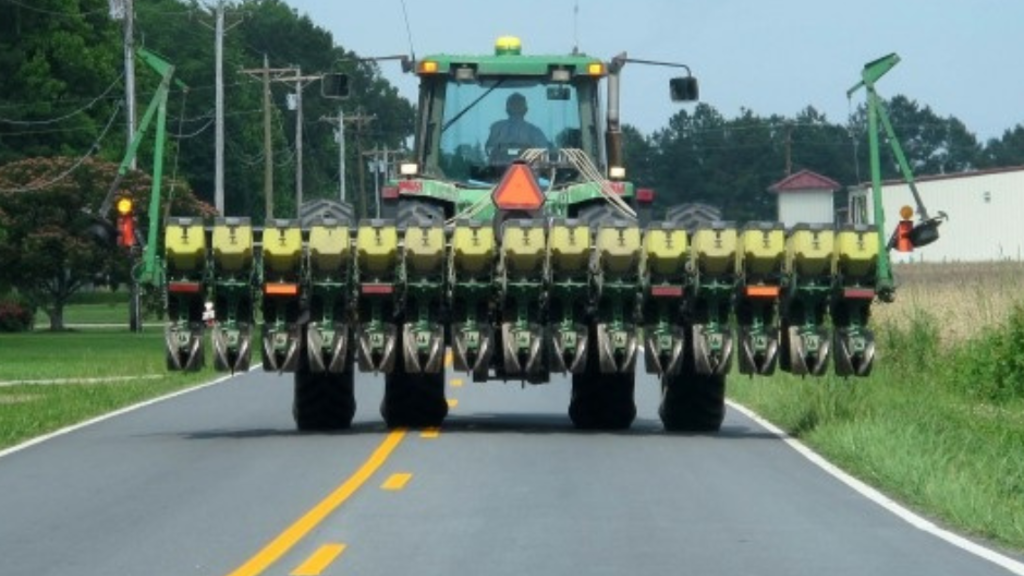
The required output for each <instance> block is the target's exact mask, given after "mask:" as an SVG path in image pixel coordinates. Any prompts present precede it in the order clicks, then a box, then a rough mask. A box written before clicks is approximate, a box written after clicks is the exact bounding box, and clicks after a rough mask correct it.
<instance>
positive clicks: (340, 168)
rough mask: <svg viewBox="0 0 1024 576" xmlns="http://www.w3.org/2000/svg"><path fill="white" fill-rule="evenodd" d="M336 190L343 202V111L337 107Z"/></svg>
mask: <svg viewBox="0 0 1024 576" xmlns="http://www.w3.org/2000/svg"><path fill="white" fill-rule="evenodd" d="M338 190H339V193H340V195H341V201H342V202H344V201H345V111H344V110H343V109H342V108H341V106H338Z"/></svg>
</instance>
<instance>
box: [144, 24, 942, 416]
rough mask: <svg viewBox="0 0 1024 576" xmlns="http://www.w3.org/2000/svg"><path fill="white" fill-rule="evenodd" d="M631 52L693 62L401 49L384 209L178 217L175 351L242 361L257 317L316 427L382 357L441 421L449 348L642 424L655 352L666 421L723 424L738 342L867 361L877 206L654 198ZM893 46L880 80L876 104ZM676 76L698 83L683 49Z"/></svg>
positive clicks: (818, 361) (878, 239)
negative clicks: (864, 210) (413, 102)
mask: <svg viewBox="0 0 1024 576" xmlns="http://www.w3.org/2000/svg"><path fill="white" fill-rule="evenodd" d="M629 62H637V63H642V64H652V65H662V66H675V67H682V68H686V67H685V66H682V65H678V64H670V63H662V62H651V61H642V60H631V59H629V58H627V57H626V56H625V55H624V54H623V55H620V56H617V57H615V58H613V59H612V60H611V61H610V62H603V61H601V60H598V59H595V58H592V57H589V56H586V55H582V54H573V55H569V56H531V55H523V54H522V50H521V46H520V44H519V42H518V40H516V39H514V38H502V39H501V40H499V43H498V46H497V48H496V50H495V54H493V55H439V56H431V57H427V58H424V59H422V60H420V61H417V62H414V63H413V62H407V68H408V69H409V70H413V71H415V73H417V74H418V76H419V78H420V98H419V102H420V106H419V110H418V114H419V116H418V119H417V129H416V141H415V150H414V153H413V157H412V158H411V159H410V160H409V161H408V162H407V163H406V164H404V165H403V166H402V168H401V176H400V177H399V178H396V179H395V180H393V181H392V182H389V183H388V186H386V187H385V189H384V191H383V193H382V198H381V201H382V206H383V208H382V214H383V216H384V217H383V218H376V219H363V220H358V221H357V220H356V219H355V218H339V219H332V218H326V217H325V218H320V219H318V220H315V221H313V222H307V223H305V224H300V222H299V221H285V220H275V221H272V222H267V223H265V225H264V226H263V227H262V229H254V228H253V226H251V224H250V222H249V221H248V220H247V219H244V218H220V219H217V220H216V221H215V222H214V223H213V224H212V226H209V225H204V223H202V222H199V221H197V220H194V219H175V218H172V219H170V220H169V221H168V222H167V224H166V226H165V227H164V229H165V244H164V245H165V260H166V270H165V276H166V288H167V298H168V302H169V307H168V313H169V316H170V318H169V325H168V331H167V334H168V337H167V354H168V366H169V367H170V368H172V369H193V368H196V367H198V366H199V365H200V364H201V363H202V349H203V346H202V344H201V341H200V339H201V338H202V335H203V332H204V331H210V332H211V333H212V341H213V344H214V345H213V352H214V356H215V365H216V366H217V368H219V369H224V370H244V369H246V368H248V366H249V356H250V355H251V350H252V346H251V338H252V337H253V335H254V334H255V333H256V327H257V326H258V325H259V322H260V319H261V321H262V332H261V338H262V347H261V350H262V353H263V354H262V355H263V368H264V369H266V370H270V371H280V372H294V373H295V387H296V392H295V393H296V397H295V398H296V399H295V405H294V412H295V417H296V421H297V423H298V425H299V427H300V428H337V427H345V426H348V424H349V422H350V421H351V418H352V410H354V400H353V399H352V398H353V397H352V382H353V380H352V374H353V373H354V371H356V370H359V371H362V372H373V373H383V374H384V375H385V397H384V401H383V403H382V406H381V412H382V414H383V416H384V418H385V421H386V422H387V423H388V425H391V426H405V425H410V426H416V425H437V424H439V423H440V422H441V420H443V419H444V417H445V415H446V414H447V405H445V404H444V384H445V382H444V373H445V370H446V368H447V367H446V362H445V351H446V349H450V350H451V355H452V362H451V367H452V368H453V369H454V370H456V371H460V372H466V373H468V374H470V375H471V377H472V378H473V380H475V381H486V380H506V381H515V382H526V383H531V384H539V383H545V382H547V381H548V380H549V378H550V375H551V374H552V373H562V374H570V375H571V377H572V387H573V391H572V399H571V403H570V407H569V414H570V416H571V417H572V419H573V422H574V423H575V424H576V425H577V426H579V427H585V428H590V427H596V428H623V427H627V426H629V425H630V423H631V422H632V420H633V418H634V416H635V413H636V408H635V405H634V404H633V389H634V382H635V372H636V360H637V356H638V355H640V354H642V355H643V358H644V361H643V365H644V367H645V369H646V371H647V372H649V373H652V374H655V375H657V376H658V378H659V379H660V382H661V386H662V391H663V393H662V406H661V408H660V411H659V413H660V415H661V417H662V420H663V421H664V423H665V425H666V427H667V428H669V429H682V430H716V429H718V427H719V426H720V425H721V421H722V415H723V414H724V395H723V394H724V393H723V390H724V384H725V376H726V374H728V373H729V372H730V371H732V369H733V364H734V362H735V363H736V364H737V370H738V372H739V373H741V374H746V375H769V374H772V373H773V372H774V371H775V370H776V367H778V368H780V369H782V370H785V371H788V372H791V373H794V374H800V375H809V376H819V375H822V374H824V373H826V372H827V371H828V368H829V365H830V363H831V361H832V359H833V358H834V360H835V362H834V366H835V371H836V372H837V373H838V374H841V375H844V376H866V375H867V374H868V373H869V372H870V370H871V366H872V363H873V359H874V349H875V345H874V340H873V337H872V335H871V332H870V329H869V328H868V321H869V313H870V306H871V304H872V303H873V301H875V299H876V298H878V297H881V298H882V299H891V296H892V294H893V290H894V282H893V279H892V273H891V269H890V267H889V264H888V257H887V250H888V248H889V247H890V246H889V245H886V243H885V237H884V236H883V233H884V231H883V229H882V227H883V221H882V214H881V213H880V212H879V213H878V214H876V223H875V226H865V225H857V226H853V225H846V226H842V227H839V228H837V229H834V228H833V227H832V226H827V227H826V226H820V225H798V226H795V227H792V228H791V229H789V230H787V229H785V228H783V226H782V225H781V224H779V223H774V222H755V223H748V224H746V225H743V226H739V225H736V224H733V223H730V222H715V223H712V224H709V225H707V226H704V227H700V228H697V229H687V228H685V227H684V226H683V225H682V224H679V223H674V222H653V223H651V222H647V219H646V218H645V217H644V212H645V210H646V209H647V208H648V207H649V203H650V201H651V200H652V194H651V193H650V192H649V191H643V190H637V189H636V188H635V187H634V186H633V185H632V184H631V183H630V182H628V181H626V180H625V168H624V166H623V165H622V151H621V131H620V122H619V110H618V108H619V94H618V90H619V75H620V73H621V70H622V68H623V66H624V65H625V64H626V63H629ZM876 65H877V64H875V63H872V64H869V66H868V67H867V68H866V71H865V74H864V82H863V83H862V84H863V85H865V86H867V88H868V90H869V110H870V111H872V112H871V114H872V115H871V118H875V117H876V113H877V110H879V109H880V106H881V101H880V100H879V99H878V98H877V95H875V92H874V82H875V80H877V79H878V78H879V77H880V76H881V74H879V73H878V71H877V70H876V69H875V66H876ZM890 67H891V66H890ZM883 73H884V72H883ZM602 83H605V84H607V89H608V93H607V99H606V102H607V110H606V112H605V113H606V116H605V118H604V119H602V118H600V117H599V112H600V108H601V106H600V104H599V97H598V89H599V87H600V85H601V84H602ZM670 93H671V94H672V96H673V99H674V100H681V101H692V100H696V98H697V83H696V80H695V79H694V78H693V77H692V76H690V73H689V69H688V68H686V76H682V77H679V78H674V79H672V80H671V81H670ZM882 118H883V121H885V116H884V113H883V116H882ZM525 122H529V123H530V124H529V126H527V125H526V124H525ZM885 124H886V129H887V130H889V131H890V132H891V127H890V126H888V122H887V121H885ZM871 128H872V135H873V139H872V142H873V144H877V134H875V133H874V130H875V129H876V127H875V124H874V123H872V125H871ZM890 141H891V142H892V143H893V144H894V146H897V148H896V150H897V155H898V156H900V153H899V151H898V150H899V149H898V144H897V143H896V140H895V137H894V136H893V135H891V134H890ZM872 152H873V154H872V162H873V171H872V174H873V175H876V176H877V174H878V170H877V163H878V159H877V146H873V148H872ZM901 164H905V162H901ZM907 174H908V175H909V170H908V171H907ZM876 194H877V182H876ZM875 206H876V207H880V206H881V203H880V202H876V204H875ZM876 209H877V210H880V208H876ZM919 209H920V212H922V214H925V218H926V220H925V221H924V222H923V223H922V224H919V226H925V227H930V230H931V231H932V232H935V231H936V229H937V225H938V224H937V221H936V220H932V219H927V216H926V213H925V212H924V210H923V205H922V206H920V207H919ZM638 213H639V214H638ZM936 235H937V232H936ZM890 244H891V243H890ZM210 303H212V306H211V305H210ZM339 395H340V396H339ZM327 402H333V403H334V404H330V405H328V404H325V403H327Z"/></svg>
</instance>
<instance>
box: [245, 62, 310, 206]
mask: <svg viewBox="0 0 1024 576" xmlns="http://www.w3.org/2000/svg"><path fill="white" fill-rule="evenodd" d="M241 72H242V73H243V74H248V75H249V76H252V77H253V78H257V79H259V80H262V82H263V194H264V198H265V200H266V220H270V219H272V218H273V217H274V147H273V143H272V141H271V124H270V119H271V113H270V111H271V108H270V83H271V82H289V83H291V82H294V83H296V85H297V86H300V87H301V86H302V84H301V83H302V82H312V81H314V80H319V79H320V76H302V75H301V73H300V72H299V70H298V69H297V68H290V67H289V68H271V67H270V63H269V60H268V59H267V55H266V54H264V55H263V67H262V68H250V69H246V70H242V71H241ZM299 93H301V89H300V90H299ZM299 98H300V100H299V104H300V109H301V96H299ZM301 120H302V117H301V114H300V116H299V126H298V127H296V136H297V137H298V138H299V139H300V140H298V141H297V142H296V146H297V147H298V150H297V152H298V154H300V155H301V146H302V142H301V137H302V130H301V123H302V122H301ZM298 172H299V174H301V172H302V166H301V156H300V165H299V168H298ZM296 185H297V186H298V187H299V189H298V190H296V191H295V193H296V195H297V197H298V200H299V204H298V205H297V206H296V210H298V209H299V207H300V206H301V204H302V190H301V186H302V176H301V175H297V176H296Z"/></svg>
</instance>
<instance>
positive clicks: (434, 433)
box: [420, 428, 441, 440]
mask: <svg viewBox="0 0 1024 576" xmlns="http://www.w3.org/2000/svg"><path fill="white" fill-rule="evenodd" d="M439 436H441V429H440V428H427V429H425V430H424V431H423V432H420V438H426V439H428V440H433V439H434V438H437V437H439Z"/></svg>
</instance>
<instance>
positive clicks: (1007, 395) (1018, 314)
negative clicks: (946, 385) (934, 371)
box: [954, 304, 1024, 401]
mask: <svg viewBox="0 0 1024 576" xmlns="http://www.w3.org/2000/svg"><path fill="white" fill-rule="evenodd" d="M956 360H957V361H956V370H955V371H954V374H955V382H954V386H955V387H956V388H958V389H959V390H961V391H962V392H964V393H966V394H968V395H970V396H974V397H978V398H982V399H985V400H992V401H1006V400H1011V399H1015V398H1024V305H1022V304H1016V305H1015V306H1014V307H1013V309H1012V310H1011V311H1010V314H1009V316H1008V317H1007V319H1006V321H1005V322H1004V323H1003V324H1002V325H1000V326H996V327H993V328H992V329H991V330H990V331H989V332H987V333H985V334H982V335H981V336H979V337H977V338H975V339H973V340H971V341H970V342H968V343H967V344H966V345H965V346H963V347H962V348H961V349H960V350H958V351H957V354H956Z"/></svg>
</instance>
